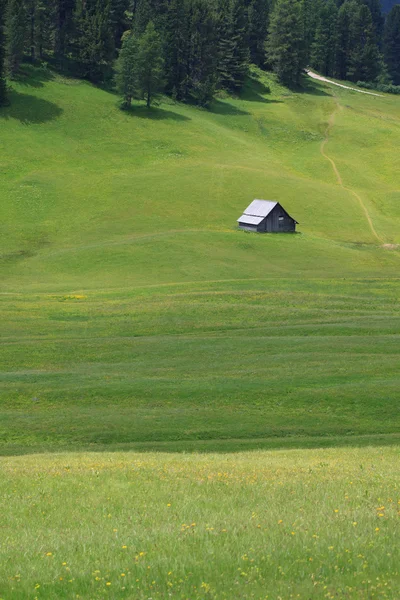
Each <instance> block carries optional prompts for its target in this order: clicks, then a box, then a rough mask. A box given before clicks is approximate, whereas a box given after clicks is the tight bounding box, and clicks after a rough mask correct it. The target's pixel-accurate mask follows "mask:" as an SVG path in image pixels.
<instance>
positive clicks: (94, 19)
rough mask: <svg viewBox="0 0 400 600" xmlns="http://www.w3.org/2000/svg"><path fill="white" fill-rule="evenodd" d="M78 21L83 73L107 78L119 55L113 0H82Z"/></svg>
mask: <svg viewBox="0 0 400 600" xmlns="http://www.w3.org/2000/svg"><path fill="white" fill-rule="evenodd" d="M74 21H75V27H76V42H75V49H74V54H75V57H76V59H77V61H78V63H79V64H80V68H81V75H82V76H83V77H87V78H88V79H90V80H91V81H95V82H97V81H104V80H105V79H106V78H107V75H108V74H109V72H110V70H111V65H112V62H113V60H114V56H115V46H114V39H113V33H112V30H111V27H110V0H107V1H105V2H104V1H102V0H90V1H88V0H85V1H83V0H79V4H78V6H77V11H76V13H75V17H74Z"/></svg>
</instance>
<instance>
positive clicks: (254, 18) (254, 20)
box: [248, 0, 269, 68]
mask: <svg viewBox="0 0 400 600" xmlns="http://www.w3.org/2000/svg"><path fill="white" fill-rule="evenodd" d="M268 22H269V3H268V1H267V0H251V2H250V5H249V8H248V32H249V33H248V43H249V51H250V58H251V61H252V62H253V63H254V64H255V65H257V66H258V67H261V68H262V67H264V66H265V42H266V40H267V35H268Z"/></svg>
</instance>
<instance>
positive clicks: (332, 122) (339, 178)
mask: <svg viewBox="0 0 400 600" xmlns="http://www.w3.org/2000/svg"><path fill="white" fill-rule="evenodd" d="M337 85H339V84H337ZM342 87H345V86H342ZM335 102H336V107H335V109H334V111H333V112H332V114H331V116H330V117H329V121H328V125H327V127H326V129H325V137H324V139H323V141H322V143H321V147H320V150H321V154H322V156H323V157H324V158H325V159H326V160H328V161H329V162H330V163H331V166H332V169H333V172H334V173H335V176H336V180H337V182H338V184H339V185H340V187H342V188H343V189H344V190H346V191H347V192H350V194H352V196H354V198H356V200H357V201H358V203H359V205H360V207H361V209H362V211H363V212H364V214H365V217H366V219H367V221H368V225H369V227H370V230H371V232H372V235H373V236H374V237H375V238H376V239H377V240H378V242H381V243H383V241H384V240H383V239H382V238H381V237H380V236H379V235H378V234H377V232H376V229H375V227H374V224H373V222H372V219H371V217H370V214H369V212H368V209H367V207H366V206H365V204H364V202H363V199H362V198H361V196H360V195H359V194H357V192H355V191H354V190H352V189H351V188H348V187H346V186H345V185H344V183H343V179H342V176H341V174H340V171H339V169H338V168H337V165H336V163H335V161H334V160H333V158H331V157H330V156H328V154H327V153H326V152H325V146H326V145H327V143H328V142H329V134H330V131H331V129H332V127H333V126H334V125H335V117H336V114H337V113H338V112H339V111H340V110H343V106H341V105H340V104H339V102H338V99H337V98H336V96H335Z"/></svg>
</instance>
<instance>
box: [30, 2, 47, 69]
mask: <svg viewBox="0 0 400 600" xmlns="http://www.w3.org/2000/svg"><path fill="white" fill-rule="evenodd" d="M27 7H28V19H29V49H30V56H31V60H32V62H34V61H35V60H36V59H37V58H42V56H43V50H44V47H45V45H47V46H48V39H49V37H50V30H51V29H52V27H51V25H50V23H49V17H50V18H51V16H53V24H54V14H53V15H52V14H51V9H52V8H53V6H52V2H50V1H49V0H29V2H28V4H27ZM48 49H49V47H48Z"/></svg>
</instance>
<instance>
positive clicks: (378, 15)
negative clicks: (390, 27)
mask: <svg viewBox="0 0 400 600" xmlns="http://www.w3.org/2000/svg"><path fill="white" fill-rule="evenodd" d="M362 2H363V3H364V4H365V5H366V6H368V8H369V10H370V12H371V17H372V23H373V29H374V36H375V41H376V43H377V44H378V47H381V45H382V36H383V26H384V23H385V19H384V18H383V15H382V5H381V0H362Z"/></svg>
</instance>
